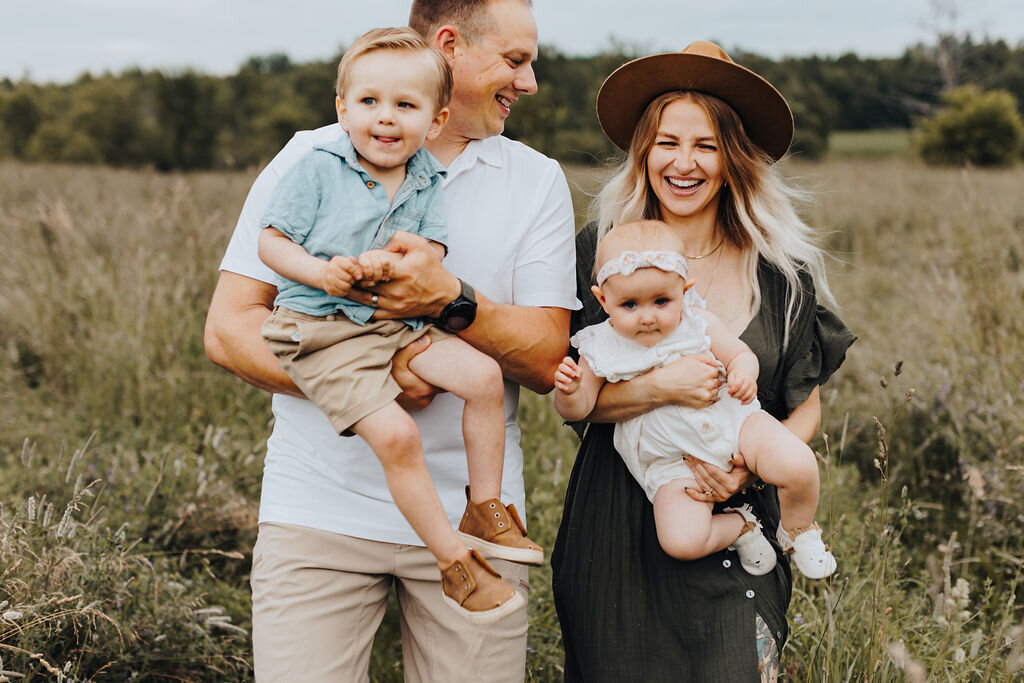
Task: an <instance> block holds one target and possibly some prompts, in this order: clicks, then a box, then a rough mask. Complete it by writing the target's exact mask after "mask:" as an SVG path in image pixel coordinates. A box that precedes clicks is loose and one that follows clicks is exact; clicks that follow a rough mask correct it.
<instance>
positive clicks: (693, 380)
mask: <svg viewBox="0 0 1024 683" xmlns="http://www.w3.org/2000/svg"><path fill="white" fill-rule="evenodd" d="M648 374H651V375H653V377H652V379H653V380H654V382H655V387H656V388H657V390H659V391H660V392H662V394H663V396H664V400H663V401H658V403H660V404H662V405H679V406H685V407H687V408H707V407H708V406H709V405H711V404H712V403H714V402H715V401H717V400H718V390H719V389H721V388H722V380H723V377H722V366H721V365H720V364H719V362H718V361H717V360H715V359H714V358H712V357H711V356H709V355H708V354H704V353H701V354H695V355H691V356H683V357H682V358H680V359H679V360H676V361H673V362H671V363H669V364H668V365H664V366H662V367H660V368H657V369H655V370H652V371H651V372H650V373H648Z"/></svg>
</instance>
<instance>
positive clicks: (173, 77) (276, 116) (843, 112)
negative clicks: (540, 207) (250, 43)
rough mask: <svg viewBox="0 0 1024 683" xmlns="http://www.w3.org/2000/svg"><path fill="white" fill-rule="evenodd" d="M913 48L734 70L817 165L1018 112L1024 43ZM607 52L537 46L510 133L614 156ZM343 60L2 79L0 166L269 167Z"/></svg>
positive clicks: (627, 54) (276, 58) (569, 154)
mask: <svg viewBox="0 0 1024 683" xmlns="http://www.w3.org/2000/svg"><path fill="white" fill-rule="evenodd" d="M949 47H950V46H949V45H948V44H946V45H943V44H941V43H940V44H939V46H938V47H931V46H927V45H916V46H914V47H911V48H908V49H907V50H905V51H904V53H903V54H902V55H900V56H898V57H891V58H861V57H859V56H857V55H856V54H852V53H851V54H844V55H842V56H838V57H817V56H811V57H799V58H796V57H794V58H785V59H781V60H772V59H768V58H766V57H763V56H759V55H757V54H753V53H744V52H737V53H736V54H734V55H733V57H734V59H735V60H736V61H737V62H739V63H740V64H743V65H744V66H747V67H749V68H751V69H753V70H754V71H756V72H758V73H760V74H762V75H763V76H765V77H766V78H767V79H768V80H770V81H771V82H772V83H773V84H774V85H775V86H776V87H777V88H778V89H779V90H780V91H781V92H782V93H783V95H785V96H786V98H787V99H788V100H789V103H790V105H791V106H792V108H793V112H794V116H795V118H796V126H797V136H796V141H795V143H794V152H795V153H798V154H801V155H803V156H805V157H810V158H817V157H820V156H822V155H823V154H824V153H825V152H826V151H827V148H828V136H829V133H830V132H831V131H833V130H870V129H881V128H910V127H912V126H913V125H914V123H915V121H917V120H918V119H919V118H921V117H923V116H928V115H931V114H933V113H935V111H936V110H937V109H938V108H939V107H941V106H942V104H943V101H944V100H943V93H944V92H945V91H948V90H949V89H950V88H951V87H953V86H956V85H963V84H970V85H973V86H976V87H977V88H979V89H981V90H994V89H999V90H1005V91H1008V92H1009V93H1010V94H1011V95H1012V96H1013V97H1014V98H1015V101H1016V105H1017V108H1018V110H1022V111H1024V43H1022V44H1020V45H1017V46H1015V47H1012V46H1010V45H1008V44H1007V43H1005V42H1004V41H990V40H986V41H981V42H975V41H973V40H972V39H971V38H969V37H967V38H964V39H962V40H960V41H959V42H958V44H957V45H956V46H955V48H956V54H957V69H956V71H955V72H954V73H952V75H951V74H950V71H949V66H948V63H949V62H948V60H944V59H943V58H942V57H943V50H944V49H945V50H948V49H949ZM639 54H640V53H639V52H638V51H637V50H635V49H627V48H625V47H622V46H614V47H613V48H612V49H609V50H605V51H603V52H602V53H600V54H597V55H594V56H570V55H566V54H563V53H562V52H560V51H559V50H557V49H555V48H551V47H542V49H541V55H540V59H539V60H538V61H537V63H536V67H535V68H536V73H537V81H538V86H539V90H538V92H537V94H536V95H535V96H533V97H527V98H523V99H521V100H520V102H519V103H518V104H517V105H516V107H515V111H514V114H513V116H512V117H510V118H509V119H508V122H507V128H506V134H507V135H509V136H510V137H512V138H515V139H519V140H522V141H523V142H525V143H527V144H529V145H531V146H533V147H535V148H536V149H539V150H541V151H542V152H544V153H546V154H548V155H550V156H553V157H555V158H558V159H561V160H563V161H569V162H583V163H592V162H594V161H595V160H601V159H604V158H607V157H608V155H609V154H611V153H613V152H614V151H615V150H614V147H613V146H612V145H611V143H610V142H608V141H607V139H606V138H605V137H604V134H603V133H602V132H601V128H600V126H599V124H598V122H597V117H596V116H595V114H594V102H595V99H596V96H597V91H598V89H599V87H600V85H601V83H602V81H603V80H604V78H605V77H606V76H607V75H608V74H609V73H611V71H612V70H614V69H615V68H616V67H617V66H619V65H620V64H622V63H624V62H625V61H627V60H629V59H632V58H633V57H635V56H638V55H639ZM339 57H340V55H337V56H335V57H333V58H331V59H328V60H324V61H313V62H306V63H302V64H296V63H293V62H292V61H291V60H289V59H288V57H286V56H284V55H279V54H275V55H268V56H260V57H253V58H251V59H249V60H248V61H247V62H245V63H244V64H243V65H242V66H241V67H240V68H239V69H238V71H237V72H236V73H234V74H232V75H229V76H223V77H220V76H211V75H207V74H203V73H200V72H196V71H192V70H186V71H173V72H172V71H162V70H153V71H142V70H139V69H132V70H128V71H124V72H122V73H119V74H111V73H104V74H102V75H92V74H89V73H86V74H83V75H82V76H80V77H79V78H78V79H77V80H75V81H74V82H72V83H64V84H54V83H49V84H39V83H33V82H31V81H28V80H21V81H17V82H15V81H12V80H10V79H5V80H3V81H0V157H7V158H12V157H13V158H16V159H23V160H29V161H62V162H78V163H96V164H108V165H114V166H128V167H139V166H150V167H153V168H156V169H158V170H164V171H169V170H194V169H210V168H242V167H248V166H253V165H258V164H261V163H263V162H265V161H267V160H268V159H269V158H270V157H271V156H273V154H274V153H275V152H276V151H277V150H278V149H280V148H281V146H282V145H283V144H284V143H285V142H286V141H287V140H288V138H289V137H291V135H292V133H294V132H295V131H296V130H302V129H308V128H314V127H317V126H321V125H323V124H325V123H330V122H332V121H334V120H336V118H335V113H334V95H333V92H334V81H335V73H336V65H337V60H338V58H339Z"/></svg>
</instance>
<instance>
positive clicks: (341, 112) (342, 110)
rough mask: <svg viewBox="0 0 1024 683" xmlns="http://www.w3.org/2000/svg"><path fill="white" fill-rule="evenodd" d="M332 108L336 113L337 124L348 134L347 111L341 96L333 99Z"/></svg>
mask: <svg viewBox="0 0 1024 683" xmlns="http://www.w3.org/2000/svg"><path fill="white" fill-rule="evenodd" d="M334 108H335V109H336V110H337V111H338V123H340V124H341V128H342V130H344V131H345V132H346V133H347V132H348V117H347V114H348V109H347V108H346V107H345V100H343V99H341V96H340V95H339V96H338V97H335V98H334Z"/></svg>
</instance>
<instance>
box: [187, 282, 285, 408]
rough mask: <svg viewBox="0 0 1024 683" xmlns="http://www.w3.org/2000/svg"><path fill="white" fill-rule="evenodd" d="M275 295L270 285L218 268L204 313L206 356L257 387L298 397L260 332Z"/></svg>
mask: <svg viewBox="0 0 1024 683" xmlns="http://www.w3.org/2000/svg"><path fill="white" fill-rule="evenodd" d="M276 296H277V287H275V286H274V285H272V284H269V283H266V282H262V281H260V280H255V279H253V278H250V277H246V276H244V275H238V274H237V273H232V272H229V271H226V270H224V271H221V273H220V278H219V279H218V280H217V287H216V288H215V289H214V291H213V299H212V300H211V302H210V310H209V312H208V313H207V315H206V330H205V333H204V336H203V343H204V345H205V346H206V355H207V357H209V359H210V360H211V361H213V362H214V363H216V364H217V365H219V366H221V367H223V368H225V369H227V370H230V371H231V372H233V373H235V374H236V375H238V376H239V377H241V378H242V379H244V380H245V381H246V382H248V383H249V384H252V385H253V386H256V387H259V388H260V389H264V390H266V391H273V392H276V393H279V394H290V395H292V396H302V392H301V391H299V388H298V387H296V386H295V383H294V382H292V380H291V378H289V377H288V375H287V374H286V373H285V371H284V370H283V369H281V364H280V363H279V362H278V360H277V358H276V357H275V356H274V354H273V353H271V352H270V349H269V348H268V347H267V345H266V344H265V343H264V342H263V335H262V334H261V333H260V328H261V327H263V322H264V321H265V320H266V319H267V316H269V315H270V312H271V310H272V309H273V306H274V298H275V297H276Z"/></svg>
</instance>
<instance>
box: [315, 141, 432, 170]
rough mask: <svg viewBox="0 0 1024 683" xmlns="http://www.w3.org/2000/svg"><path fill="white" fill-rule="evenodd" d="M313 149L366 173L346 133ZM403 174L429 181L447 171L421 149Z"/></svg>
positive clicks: (408, 162) (414, 155)
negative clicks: (327, 153) (331, 155)
mask: <svg viewBox="0 0 1024 683" xmlns="http://www.w3.org/2000/svg"><path fill="white" fill-rule="evenodd" d="M313 147H314V149H319V150H322V151H324V152H329V153H331V154H334V155H337V156H339V157H341V158H342V159H343V160H344V161H345V163H346V164H348V165H349V166H350V167H351V168H353V169H355V170H357V171H362V172H363V173H365V172H366V169H364V168H363V166H362V164H360V163H359V155H358V154H357V153H356V148H355V147H353V146H352V138H350V137H349V135H348V133H345V132H343V133H342V134H341V136H340V137H338V138H337V139H336V140H328V141H327V142H323V143H320V144H316V145H313ZM405 173H406V175H407V176H411V177H413V178H417V179H419V180H429V179H430V178H432V177H434V176H435V175H439V176H444V175H445V174H446V173H447V171H445V168H444V166H442V165H441V162H440V161H438V160H437V158H436V157H435V156H434V155H433V154H431V153H430V152H428V151H427V150H426V149H423V148H422V147H421V148H420V149H418V150H416V153H415V154H413V155H412V157H410V159H409V161H407V162H406V167H405Z"/></svg>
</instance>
